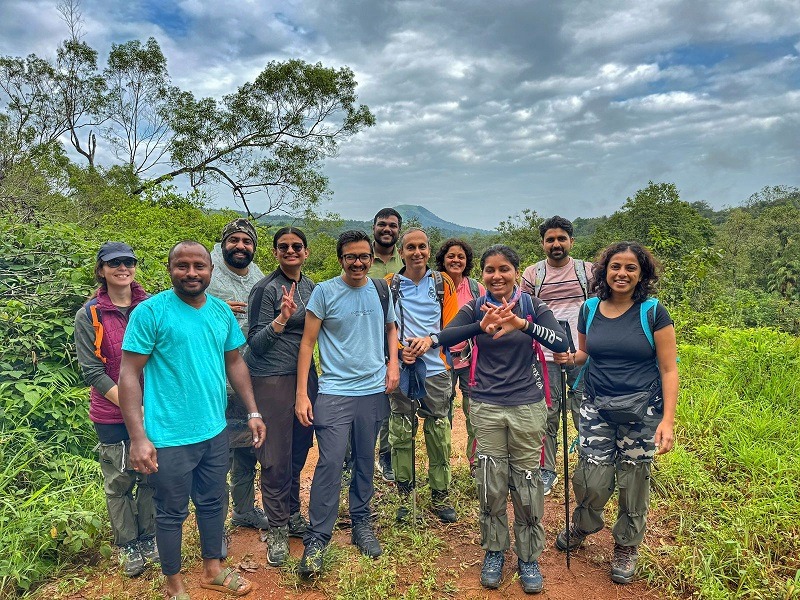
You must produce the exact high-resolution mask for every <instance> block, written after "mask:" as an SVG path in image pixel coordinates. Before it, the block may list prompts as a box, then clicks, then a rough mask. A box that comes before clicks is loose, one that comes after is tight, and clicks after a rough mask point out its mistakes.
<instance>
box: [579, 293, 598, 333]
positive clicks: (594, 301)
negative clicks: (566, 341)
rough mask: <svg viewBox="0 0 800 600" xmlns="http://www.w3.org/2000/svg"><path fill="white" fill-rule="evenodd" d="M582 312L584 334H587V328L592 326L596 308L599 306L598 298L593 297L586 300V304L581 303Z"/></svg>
mask: <svg viewBox="0 0 800 600" xmlns="http://www.w3.org/2000/svg"><path fill="white" fill-rule="evenodd" d="M583 306H584V310H585V311H587V312H586V333H589V327H591V325H592V321H593V320H594V315H595V313H597V307H598V306H600V298H598V297H597V296H595V297H594V298H587V300H586V302H584V303H583Z"/></svg>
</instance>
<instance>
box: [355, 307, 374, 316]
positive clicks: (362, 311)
mask: <svg viewBox="0 0 800 600" xmlns="http://www.w3.org/2000/svg"><path fill="white" fill-rule="evenodd" d="M374 312H375V310H374V309H372V308H362V309H359V310H354V311H353V312H352V313H350V314H351V315H353V316H354V317H368V316H369V315H371V314H372V313H374Z"/></svg>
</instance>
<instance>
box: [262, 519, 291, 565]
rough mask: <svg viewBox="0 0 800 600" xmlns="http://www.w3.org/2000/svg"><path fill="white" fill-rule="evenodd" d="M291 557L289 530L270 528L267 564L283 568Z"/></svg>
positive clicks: (285, 528)
mask: <svg viewBox="0 0 800 600" xmlns="http://www.w3.org/2000/svg"><path fill="white" fill-rule="evenodd" d="M288 557H289V528H288V527H287V526H284V527H270V528H269V529H268V530H267V563H269V566H270V567H281V566H283V563H285V562H286V559H287V558H288Z"/></svg>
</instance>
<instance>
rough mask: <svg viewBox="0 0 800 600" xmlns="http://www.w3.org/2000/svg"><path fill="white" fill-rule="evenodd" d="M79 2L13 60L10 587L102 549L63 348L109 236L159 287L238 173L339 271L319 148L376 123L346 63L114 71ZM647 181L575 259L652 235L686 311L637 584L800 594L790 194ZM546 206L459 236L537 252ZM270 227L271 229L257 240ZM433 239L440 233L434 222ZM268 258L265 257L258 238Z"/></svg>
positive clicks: (795, 225) (264, 263) (1, 232)
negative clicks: (210, 76) (47, 44)
mask: <svg viewBox="0 0 800 600" xmlns="http://www.w3.org/2000/svg"><path fill="white" fill-rule="evenodd" d="M70 6H72V7H73V9H74V6H73V5H70V4H67V5H66V6H65V7H64V11H65V20H66V21H67V23H68V24H69V25H70V27H71V29H70V31H71V35H70V37H69V38H68V39H67V40H65V41H64V42H63V43H62V44H61V45H60V46H59V47H58V48H57V50H56V54H55V57H54V58H40V57H37V56H34V55H31V56H29V57H26V58H16V57H0V331H2V335H0V398H1V400H0V546H2V548H3V549H4V551H3V552H2V556H0V597H2V596H10V597H13V596H16V595H19V594H24V593H26V592H27V591H29V590H31V589H33V588H35V587H36V586H37V585H39V584H40V583H41V582H43V581H46V580H48V579H51V578H53V577H56V576H57V575H58V574H59V573H60V572H62V571H63V570H64V569H70V568H73V567H74V566H75V565H82V564H87V563H88V562H91V561H92V560H96V559H97V557H98V556H102V557H106V558H108V557H109V556H110V554H111V548H110V546H109V542H108V539H109V535H108V526H107V519H106V517H105V510H106V509H105V504H104V499H103V492H102V488H101V483H100V482H101V478H100V476H99V474H98V467H97V464H96V459H95V457H94V454H93V451H92V449H93V447H94V445H95V443H96V441H95V438H94V432H93V430H92V428H91V424H90V422H89V419H88V414H87V413H88V402H87V390H86V388H85V386H84V385H83V383H82V380H81V377H80V374H79V372H78V369H77V365H76V362H75V358H74V349H73V341H72V335H73V322H74V315H75V312H76V310H77V309H78V308H79V307H80V306H81V304H82V303H83V302H84V301H85V300H86V298H87V297H88V296H89V294H90V293H91V291H92V289H93V287H94V285H95V284H94V281H93V273H92V269H93V265H94V259H95V253H96V251H97V248H98V247H99V245H100V244H101V243H102V242H103V241H106V240H123V241H126V242H127V243H129V244H131V245H132V246H133V247H134V248H135V250H136V253H137V255H138V256H139V257H140V264H139V271H138V273H137V279H138V280H139V281H140V282H141V283H142V284H143V285H144V287H145V288H146V289H147V290H149V291H151V292H156V291H159V290H162V289H165V288H166V287H167V286H168V277H167V272H166V269H165V263H166V256H167V251H168V249H169V248H170V246H172V244H174V243H175V242H176V241H178V240H181V239H186V238H192V239H196V240H198V241H200V242H202V243H204V244H205V245H206V246H208V247H209V248H210V247H211V245H212V244H213V243H214V242H216V241H217V239H218V236H219V233H220V231H221V228H222V226H223V224H224V223H225V222H227V221H228V220H229V219H230V218H231V216H232V215H233V214H234V213H233V212H226V211H219V210H209V209H208V208H207V204H208V198H209V194H210V193H211V191H212V190H215V189H218V187H219V186H227V187H228V188H229V189H230V190H231V193H232V194H233V197H234V198H236V199H237V200H238V201H239V206H240V207H242V208H244V210H245V211H246V212H248V213H250V214H251V215H253V216H254V217H255V216H263V215H264V214H267V213H272V214H275V213H276V212H280V211H284V212H287V211H288V212H289V213H291V216H290V217H287V219H290V220H292V221H294V220H295V219H297V218H298V217H300V218H302V219H303V226H304V227H305V230H306V233H307V234H308V237H309V241H310V251H311V254H310V258H309V260H308V262H307V263H306V272H307V274H308V275H309V276H310V277H311V278H312V279H314V280H316V281H321V280H324V279H327V278H330V277H333V276H336V275H337V274H338V272H339V270H340V266H339V264H338V262H337V260H336V256H335V240H334V237H333V236H334V235H335V232H336V231H337V230H338V229H339V228H341V227H342V226H343V221H342V220H341V219H340V217H339V216H338V215H327V216H324V217H319V216H317V215H316V214H315V212H316V207H317V206H318V204H319V202H320V200H321V199H323V198H326V197H328V196H329V195H330V193H331V190H330V189H329V187H328V183H327V180H326V179H325V177H324V174H323V160H324V158H326V157H327V156H330V155H332V154H333V153H334V152H335V149H336V146H337V144H339V143H341V142H344V141H345V140H346V139H347V138H348V137H349V136H352V135H356V134H357V133H358V131H359V130H360V129H362V128H363V127H368V126H370V125H371V124H372V123H373V122H374V118H373V117H372V115H371V113H370V112H369V109H368V108H367V107H364V106H359V105H358V104H357V97H356V95H355V86H356V82H355V80H354V77H353V74H352V72H350V71H349V70H348V69H347V68H342V69H338V70H337V69H329V68H325V67H323V66H322V65H309V64H306V63H302V62H301V61H287V62H283V63H277V62H276V63H270V64H269V65H268V66H267V68H266V69H264V71H263V72H262V73H260V74H259V75H258V77H257V78H256V79H255V80H254V81H253V82H252V83H247V84H245V85H243V86H241V87H240V88H239V89H237V90H235V91H232V92H231V93H230V94H229V95H226V96H224V98H223V99H222V100H219V101H217V100H213V99H208V98H199V99H198V98H194V97H193V96H192V94H191V93H189V92H185V91H181V90H179V89H177V88H175V87H174V86H172V85H171V83H170V81H169V76H168V73H167V70H166V61H165V59H164V56H163V54H162V53H161V51H160V49H159V47H158V43H157V42H156V41H155V40H154V39H150V40H148V41H147V42H145V43H141V42H140V41H138V40H134V41H131V42H128V43H125V44H120V45H115V46H114V48H113V49H112V51H111V53H110V54H109V56H108V59H107V66H105V67H104V68H102V69H101V68H100V67H99V65H98V55H97V52H96V51H94V50H93V49H92V48H90V47H89V46H88V45H87V44H86V43H85V42H83V41H82V40H81V38H80V35H79V24H80V15H78V14H76V13H75V12H74V10H73V12H70V10H69V9H70ZM104 161H105V162H104ZM178 178H183V179H184V180H185V181H186V182H187V183H188V189H189V190H190V191H189V192H180V191H179V188H178V187H176V185H175V182H176V181H178ZM642 186H643V187H642V188H641V189H640V190H638V191H635V192H634V193H633V194H632V195H631V196H630V197H628V198H625V199H622V198H620V208H619V209H618V210H617V211H616V212H614V213H613V214H611V215H608V216H603V217H593V218H588V217H587V218H583V217H581V218H577V219H575V225H576V238H577V242H576V245H575V249H574V250H573V254H574V255H575V256H578V257H582V258H587V259H590V258H592V257H593V256H595V255H596V253H597V252H598V251H599V250H600V249H601V248H603V247H604V246H605V245H607V244H608V243H609V242H611V241H616V240H620V239H628V240H638V241H641V242H643V243H644V244H646V245H647V246H648V247H650V248H651V249H652V251H653V252H654V254H655V255H656V256H657V257H658V259H659V260H660V261H661V263H662V265H663V277H662V279H661V282H660V285H659V298H660V299H661V301H662V302H664V303H665V304H666V305H667V306H668V307H669V309H670V311H671V313H672V314H673V316H674V317H675V319H676V326H677V332H678V340H679V344H680V356H681V366H680V369H681V379H682V388H681V399H680V406H679V413H678V425H677V428H676V429H677V436H678V438H677V439H678V448H677V450H676V451H675V452H673V453H671V454H670V455H668V456H667V457H666V458H665V460H664V461H663V462H661V463H660V469H659V471H658V473H657V474H656V478H657V481H656V482H655V489H656V493H655V494H654V499H653V503H654V506H656V507H657V510H656V514H657V515H659V516H658V517H657V519H660V520H662V525H663V526H664V527H665V528H668V529H670V530H671V531H673V536H672V537H671V538H670V539H668V540H661V542H660V543H659V545H657V546H651V548H650V552H649V553H648V554H647V556H646V557H645V559H644V560H645V563H646V564H645V569H646V572H647V577H648V578H649V580H650V583H651V584H652V585H654V586H657V587H658V588H659V589H661V590H663V592H664V595H665V596H666V595H669V594H675V595H686V594H695V595H699V596H701V597H708V598H730V597H737V598H775V597H782V598H794V597H800V591H798V590H800V499H798V496H797V492H796V490H797V488H796V486H797V484H796V482H797V481H798V480H800V459H798V456H800V441H798V436H797V435H796V432H797V431H798V424H799V423H798V416H797V410H796V398H797V395H798V392H799V391H800V390H798V382H800V376H798V373H800V344H799V343H798V337H797V336H798V334H800V281H799V279H798V278H800V190H798V189H796V188H793V187H786V186H779V185H778V186H775V187H767V188H764V189H762V190H760V191H755V192H754V193H752V195H749V197H748V193H749V191H748V192H744V193H743V194H742V201H741V202H740V203H739V204H738V205H736V206H730V207H727V208H725V209H724V210H715V209H713V208H712V207H711V206H710V205H709V204H707V203H705V202H696V201H692V199H685V198H681V197H680V192H679V190H678V189H677V187H676V186H675V185H674V184H672V183H669V182H659V183H657V182H642ZM568 201H569V199H565V203H568ZM438 216H439V217H441V218H443V219H447V220H451V221H452V220H456V218H454V217H453V215H438ZM549 216H551V214H550V213H549V212H548V213H547V214H538V213H537V212H536V211H533V210H525V211H523V212H522V213H520V214H516V215H509V216H508V217H507V218H506V219H505V220H503V221H502V222H501V223H500V226H499V227H498V229H497V231H496V232H493V233H472V234H469V235H467V236H466V238H467V239H468V241H469V242H470V243H472V244H473V246H474V247H475V249H476V253H479V252H480V251H481V250H482V249H483V248H485V247H487V246H488V245H490V244H492V243H496V242H500V241H502V242H504V243H507V244H509V245H511V246H513V247H514V248H516V249H517V250H518V251H519V252H520V255H521V256H522V258H523V263H525V264H530V263H531V262H533V261H535V260H538V259H539V258H541V257H542V256H543V255H542V251H541V245H540V239H539V235H538V224H539V223H540V222H541V221H542V220H543V218H546V217H549ZM279 221H280V219H271V220H270V222H269V224H267V225H264V224H262V225H260V229H259V235H260V236H261V238H262V239H263V240H269V239H271V232H273V231H275V230H276V229H277V228H278V226H279V224H280V223H279ZM414 223H415V221H414V219H413V218H412V219H409V220H408V221H407V222H406V223H405V225H406V226H408V225H412V224H414ZM429 233H430V236H431V243H432V246H433V247H434V248H436V247H438V245H439V243H440V242H441V241H442V239H443V237H444V232H442V231H441V230H439V229H436V228H431V229H430V230H429ZM256 261H257V262H258V263H259V264H260V266H261V267H262V269H263V270H265V271H266V270H267V269H270V268H272V267H274V262H273V258H272V256H271V253H270V249H269V243H262V244H260V245H259V248H258V252H257V254H256Z"/></svg>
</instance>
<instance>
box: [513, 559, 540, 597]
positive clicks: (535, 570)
mask: <svg viewBox="0 0 800 600" xmlns="http://www.w3.org/2000/svg"><path fill="white" fill-rule="evenodd" d="M517 566H518V567H519V582H520V583H521V584H522V590H523V591H524V592H525V593H526V594H538V593H539V592H541V591H542V589H543V588H544V577H542V572H541V571H540V570H539V561H536V560H532V561H531V562H525V561H523V560H518V561H517Z"/></svg>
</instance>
